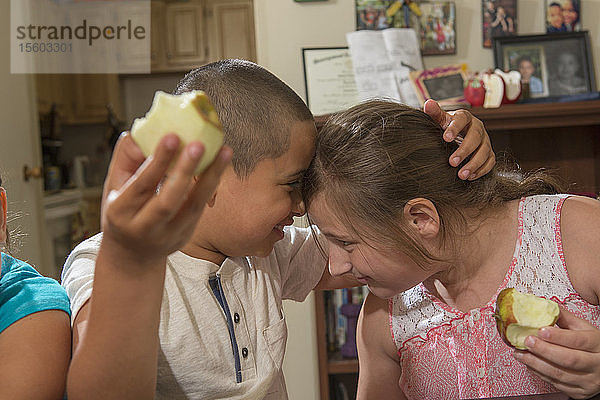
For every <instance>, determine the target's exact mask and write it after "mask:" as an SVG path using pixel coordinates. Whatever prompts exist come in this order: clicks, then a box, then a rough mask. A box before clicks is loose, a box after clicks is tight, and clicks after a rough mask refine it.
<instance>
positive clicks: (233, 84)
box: [173, 59, 313, 177]
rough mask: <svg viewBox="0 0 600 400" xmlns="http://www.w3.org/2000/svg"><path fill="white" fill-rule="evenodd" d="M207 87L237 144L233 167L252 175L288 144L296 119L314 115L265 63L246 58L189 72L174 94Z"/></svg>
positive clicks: (233, 144) (228, 140)
mask: <svg viewBox="0 0 600 400" xmlns="http://www.w3.org/2000/svg"><path fill="white" fill-rule="evenodd" d="M191 90H202V91H204V92H206V94H207V95H208V96H209V98H210V100H211V101H212V103H213V104H214V106H215V109H216V111H217V114H218V115H219V118H220V120H221V123H222V124H223V131H224V134H225V143H226V144H227V145H229V146H231V148H232V149H233V160H232V164H233V168H234V170H235V172H236V174H238V176H241V177H247V176H248V175H249V174H250V173H251V172H252V171H253V170H254V168H255V167H256V164H258V162H260V161H261V160H264V159H269V158H277V157H280V156H281V155H283V154H284V153H285V152H286V151H287V149H288V148H289V142H290V141H289V131H290V128H291V124H292V123H293V122H299V121H308V120H313V116H312V114H311V112H310V110H309V109H308V107H307V106H306V104H305V103H304V101H303V100H302V99H301V98H300V97H299V96H298V95H297V94H296V92H294V91H293V90H292V89H291V88H290V87H289V86H288V85H286V84H285V83H283V82H282V81H281V80H280V79H279V78H277V77H276V76H275V75H273V74H272V73H270V72H269V71H267V70H266V69H264V68H263V67H261V66H259V65H257V64H255V63H253V62H250V61H246V60H236V59H230V60H222V61H217V62H214V63H210V64H207V65H204V66H202V67H199V68H196V69H194V70H192V71H190V72H189V73H188V74H187V75H186V76H185V77H184V78H183V79H182V80H181V81H180V82H179V83H178V84H177V87H176V88H175V90H174V91H173V94H181V93H185V92H189V91H191Z"/></svg>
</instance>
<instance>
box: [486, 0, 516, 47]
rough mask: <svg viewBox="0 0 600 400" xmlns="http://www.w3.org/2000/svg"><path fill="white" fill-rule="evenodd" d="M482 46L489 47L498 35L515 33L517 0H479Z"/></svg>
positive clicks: (512, 34)
mask: <svg viewBox="0 0 600 400" xmlns="http://www.w3.org/2000/svg"><path fill="white" fill-rule="evenodd" d="M481 33H482V43H483V47H487V48H491V47H492V40H493V39H494V38H495V37H499V36H515V35H516V34H517V0H481Z"/></svg>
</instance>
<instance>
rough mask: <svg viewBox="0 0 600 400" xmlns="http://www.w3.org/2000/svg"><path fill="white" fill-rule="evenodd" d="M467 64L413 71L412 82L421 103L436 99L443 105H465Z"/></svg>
mask: <svg viewBox="0 0 600 400" xmlns="http://www.w3.org/2000/svg"><path fill="white" fill-rule="evenodd" d="M466 71H467V66H466V65H465V64H456V65H446V66H443V67H438V68H431V69H425V70H421V71H412V72H411V73H410V80H411V82H412V84H413V86H414V88H415V92H416V93H417V97H418V98H419V101H420V102H421V104H422V103H424V102H425V101H426V100H427V99H434V100H436V101H437V102H439V103H440V104H441V105H450V104H457V103H464V102H465V101H466V100H465V97H464V83H465V80H466V79H467V76H466Z"/></svg>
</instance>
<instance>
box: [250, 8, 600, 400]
mask: <svg viewBox="0 0 600 400" xmlns="http://www.w3.org/2000/svg"><path fill="white" fill-rule="evenodd" d="M454 1H455V4H456V8H457V53H456V55H453V56H429V57H425V58H424V62H425V66H426V67H428V68H429V67H434V66H438V65H444V64H450V63H463V62H464V63H467V65H468V66H469V67H470V68H471V69H472V70H482V69H486V68H489V67H492V66H493V63H494V58H493V54H492V50H491V49H484V48H483V47H482V45H481V5H480V4H481V2H480V1H479V0H454ZM582 3H583V5H582V7H583V16H582V21H583V27H584V29H587V30H589V31H590V39H591V42H592V45H593V57H594V59H595V60H596V62H595V75H596V79H597V81H599V80H600V68H599V66H600V27H598V25H597V22H598V21H600V0H582ZM543 4H544V1H543V0H519V1H518V10H517V12H518V30H519V33H520V34H533V33H543V32H544V22H543V21H544V15H543V14H544V12H543ZM254 12H255V23H256V47H257V58H258V63H259V64H261V65H263V66H265V67H266V68H268V69H269V70H270V71H272V72H273V73H275V74H276V75H277V76H279V77H280V78H281V79H283V80H284V81H285V82H286V83H287V84H289V85H290V86H291V87H292V88H294V89H295V90H296V92H297V93H298V94H300V95H301V96H302V97H303V98H305V93H304V75H303V70H302V52H301V49H302V47H335V46H346V37H345V35H346V32H349V31H352V30H354V29H355V22H354V21H355V15H354V0H326V1H322V2H314V3H311V2H308V3H297V2H295V1H293V0H254ZM284 308H285V310H286V316H287V320H288V328H289V339H288V350H287V354H286V359H285V363H284V370H285V374H286V380H287V383H288V389H289V393H290V399H292V400H295V399H302V400H311V399H318V375H317V358H316V357H317V355H316V338H315V323H314V303H313V298H312V296H311V297H309V299H308V300H307V301H306V302H304V303H302V304H297V303H291V302H290V303H286V304H285V307H284Z"/></svg>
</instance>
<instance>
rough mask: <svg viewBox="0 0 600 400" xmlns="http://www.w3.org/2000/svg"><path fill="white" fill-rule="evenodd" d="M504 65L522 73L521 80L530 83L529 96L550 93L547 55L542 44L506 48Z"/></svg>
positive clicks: (541, 95)
mask: <svg viewBox="0 0 600 400" xmlns="http://www.w3.org/2000/svg"><path fill="white" fill-rule="evenodd" d="M504 65H508V67H509V69H510V70H516V71H519V72H520V73H521V82H523V83H528V84H529V97H543V96H547V95H548V84H547V76H548V75H547V67H546V57H545V53H544V48H543V47H542V46H540V45H535V46H522V47H518V48H510V47H509V48H506V49H505V61H504Z"/></svg>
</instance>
